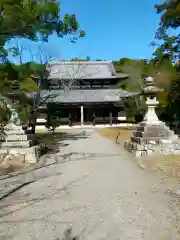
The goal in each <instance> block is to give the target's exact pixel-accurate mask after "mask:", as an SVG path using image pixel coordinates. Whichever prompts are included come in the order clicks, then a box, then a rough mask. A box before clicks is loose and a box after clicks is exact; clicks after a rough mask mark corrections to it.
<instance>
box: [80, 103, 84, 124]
mask: <svg viewBox="0 0 180 240" xmlns="http://www.w3.org/2000/svg"><path fill="white" fill-rule="evenodd" d="M83 125H84V107H83V106H81V126H82V127H83Z"/></svg>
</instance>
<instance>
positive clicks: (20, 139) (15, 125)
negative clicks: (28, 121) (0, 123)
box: [0, 105, 41, 163]
mask: <svg viewBox="0 0 180 240" xmlns="http://www.w3.org/2000/svg"><path fill="white" fill-rule="evenodd" d="M8 107H9V109H10V111H11V118H10V120H9V124H8V125H6V126H5V128H4V132H3V136H4V138H5V139H4V140H5V141H3V142H1V148H0V154H12V155H17V156H19V157H20V159H21V160H22V158H23V159H24V162H26V163H36V162H37V161H38V160H39V157H40V153H41V148H40V146H38V145H36V139H35V135H34V134H26V133H25V131H24V130H22V126H21V125H20V120H19V118H18V114H17V113H16V111H15V110H14V109H13V106H12V105H11V106H10V105H8Z"/></svg>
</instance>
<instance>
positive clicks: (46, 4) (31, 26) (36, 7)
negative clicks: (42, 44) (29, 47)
mask: <svg viewBox="0 0 180 240" xmlns="http://www.w3.org/2000/svg"><path fill="white" fill-rule="evenodd" d="M53 33H56V34H57V36H59V37H63V36H64V35H70V36H71V41H73V42H74V41H76V40H77V38H78V37H82V36H84V31H82V30H80V28H79V24H78V22H77V20H76V16H75V15H74V14H71V15H69V14H65V16H64V17H62V16H61V14H60V6H59V1H58V0H38V1H34V0H0V57H1V58H2V59H4V58H6V57H7V55H8V52H7V50H6V49H5V48H4V45H5V43H6V42H7V41H9V40H10V39H12V38H14V37H22V38H28V39H31V40H33V41H35V40H43V41H47V40H48V36H49V35H51V34H53Z"/></svg>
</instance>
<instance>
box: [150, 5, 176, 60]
mask: <svg viewBox="0 0 180 240" xmlns="http://www.w3.org/2000/svg"><path fill="white" fill-rule="evenodd" d="M155 8H156V10H157V13H158V14H161V18H160V23H159V28H158V30H157V32H156V39H157V40H163V43H162V44H161V45H160V46H159V47H158V48H157V50H156V52H155V54H154V55H155V57H157V58H160V57H161V56H162V54H164V53H166V54H167V53H168V54H169V55H170V56H171V59H172V61H179V57H180V55H179V53H180V51H179V50H180V34H179V33H178V31H176V34H174V35H169V34H168V30H169V29H174V30H178V29H179V26H180V0H166V1H164V3H161V4H157V5H155Z"/></svg>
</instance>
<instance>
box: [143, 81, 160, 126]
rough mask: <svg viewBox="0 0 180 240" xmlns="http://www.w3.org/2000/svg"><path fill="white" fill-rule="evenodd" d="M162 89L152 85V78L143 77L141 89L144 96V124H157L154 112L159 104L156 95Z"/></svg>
mask: <svg viewBox="0 0 180 240" xmlns="http://www.w3.org/2000/svg"><path fill="white" fill-rule="evenodd" d="M162 91H163V90H162V89H159V88H157V87H156V86H155V85H154V79H153V78H152V77H148V78H146V79H145V87H144V89H143V95H144V96H145V97H146V105H147V108H148V109H147V113H146V114H145V117H144V120H143V122H144V123H146V124H159V123H160V121H159V119H158V116H157V114H156V110H155V109H156V107H157V105H158V104H159V102H158V101H157V95H158V93H159V92H162Z"/></svg>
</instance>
